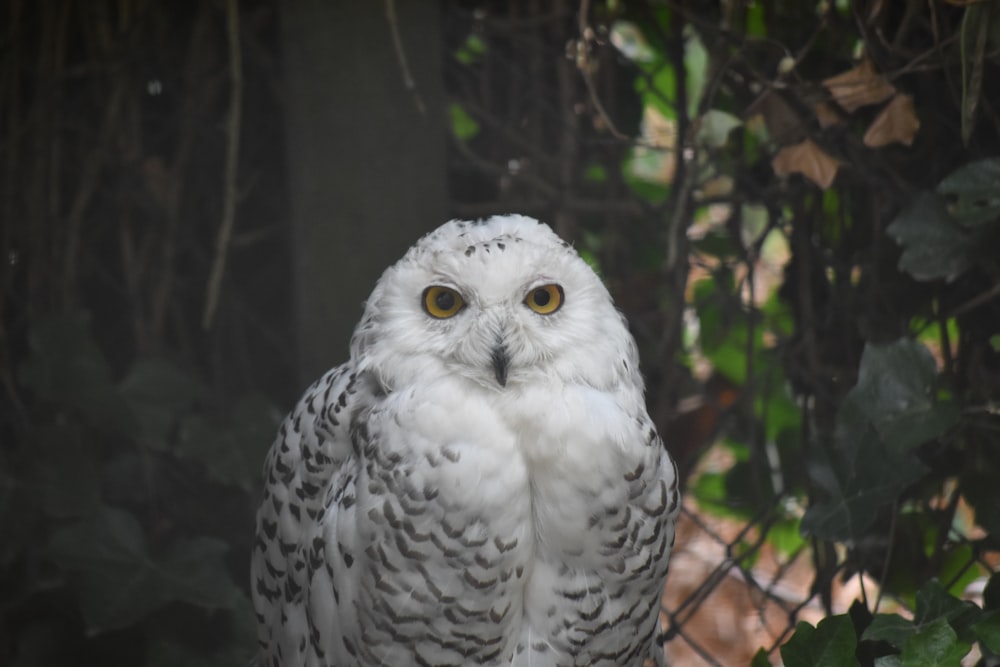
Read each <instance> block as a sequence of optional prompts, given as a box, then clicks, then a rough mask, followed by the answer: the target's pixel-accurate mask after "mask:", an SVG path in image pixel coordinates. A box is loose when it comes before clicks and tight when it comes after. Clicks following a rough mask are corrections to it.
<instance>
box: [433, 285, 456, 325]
mask: <svg viewBox="0 0 1000 667" xmlns="http://www.w3.org/2000/svg"><path fill="white" fill-rule="evenodd" d="M463 308H465V300H464V299H462V295H461V294H459V293H458V292H456V291H455V290H453V289H452V288H450V287H442V286H441V285H433V286H431V287H428V288H427V289H425V290H424V310H426V311H427V314H428V315H430V316H431V317H436V318H437V319H439V320H446V319H448V318H449V317H452V316H453V315H455V314H457V313H458V311H460V310H462V309H463Z"/></svg>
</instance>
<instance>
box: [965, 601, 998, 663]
mask: <svg viewBox="0 0 1000 667" xmlns="http://www.w3.org/2000/svg"><path fill="white" fill-rule="evenodd" d="M972 631H973V633H974V634H975V636H976V639H978V640H979V641H981V642H982V643H983V645H984V646H985V647H986V648H988V649H989V650H990V651H992V652H993V653H1000V610H997V609H994V610H992V611H988V612H986V613H984V614H982V615H981V616H980V617H979V620H977V621H976V622H975V623H973V624H972Z"/></svg>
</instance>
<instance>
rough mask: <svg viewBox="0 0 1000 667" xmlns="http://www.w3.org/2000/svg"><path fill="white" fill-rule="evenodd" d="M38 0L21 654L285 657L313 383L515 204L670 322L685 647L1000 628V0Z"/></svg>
mask: <svg viewBox="0 0 1000 667" xmlns="http://www.w3.org/2000/svg"><path fill="white" fill-rule="evenodd" d="M0 16H2V19H0V251H2V253H0V259H2V263H0V382H2V392H0V664H3V665H7V664H10V665H18V666H30V665H65V664H81V665H91V664H93V665H97V664H102V665H103V664H114V665H237V664H240V665H243V664H246V663H247V661H248V660H249V659H250V657H251V656H252V654H253V650H254V646H255V643H254V642H255V640H254V629H253V623H254V619H253V614H252V611H251V609H250V607H249V604H248V589H247V587H248V585H249V582H248V581H247V579H248V576H247V565H248V555H249V551H250V545H251V541H252V515H253V512H254V509H255V505H256V499H257V494H258V491H259V486H258V485H259V480H258V471H259V468H260V464H261V461H262V459H263V455H264V452H265V451H266V449H267V447H268V446H269V445H270V442H271V439H272V437H273V433H274V432H275V430H276V427H277V424H278V422H279V420H280V419H281V416H282V414H283V413H284V411H285V410H286V409H287V408H288V407H290V405H291V404H292V401H293V400H294V399H295V397H296V396H297V395H298V393H299V392H300V391H301V390H302V388H303V387H304V386H305V385H306V384H307V383H308V382H309V381H311V379H312V378H313V376H315V375H316V374H318V373H319V372H321V371H322V370H323V366H324V365H332V364H334V363H337V362H338V361H341V360H343V358H344V356H345V355H346V353H347V350H346V336H347V335H349V329H350V327H351V326H352V325H353V323H354V322H356V321H357V318H358V316H359V315H360V312H361V302H362V301H363V299H364V297H365V295H366V294H367V293H368V290H369V289H370V286H371V283H372V282H373V281H374V279H375V277H377V275H378V273H379V272H380V271H381V270H382V269H383V268H384V267H385V266H386V265H387V264H388V263H389V262H390V261H392V259H394V258H395V257H398V256H399V255H400V254H401V253H402V251H403V250H404V249H405V248H406V247H407V246H408V245H409V244H410V243H412V241H414V240H415V239H416V238H417V237H418V236H419V235H420V234H421V233H423V232H424V231H427V230H429V229H431V228H433V227H435V226H437V225H438V224H440V223H441V222H442V221H443V220H444V219H445V218H447V217H449V216H454V217H480V216H485V215H489V214H492V213H502V212H520V213H525V214H529V215H534V216H536V217H539V218H541V219H543V220H546V221H547V222H549V223H550V224H552V225H553V226H554V227H555V228H556V229H557V230H558V231H559V233H560V234H562V235H563V236H564V237H565V238H567V239H569V240H572V241H573V242H574V243H575V245H576V247H577V249H578V250H579V251H580V252H581V254H582V255H583V256H584V257H585V258H586V259H587V260H588V261H589V262H590V263H591V264H592V265H593V266H595V268H596V269H597V270H598V271H599V272H600V273H601V274H602V276H603V277H604V279H605V281H606V282H607V284H608V285H609V287H610V289H611V290H612V293H613V294H614V296H615V298H616V300H617V302H618V304H619V306H620V308H621V309H622V310H623V311H624V312H625V313H626V315H627V316H628V318H629V321H630V323H631V325H632V329H633V332H634V334H635V336H636V338H637V341H638V343H639V345H640V348H641V351H642V358H643V362H644V373H645V376H646V378H647V385H648V400H649V403H650V409H651V412H652V414H654V416H655V419H656V421H657V423H658V425H659V428H660V430H661V432H662V433H663V435H664V439H665V440H666V442H667V444H668V447H669V448H670V449H671V452H672V453H673V455H674V457H675V458H676V459H677V460H678V462H679V464H680V465H681V468H682V471H683V474H684V476H685V480H686V497H685V511H684V521H683V524H682V526H681V530H680V533H679V538H678V545H677V552H676V554H675V557H674V562H673V564H672V576H671V579H670V581H668V586H667V593H666V594H665V597H664V613H663V621H664V629H665V637H664V640H665V650H666V651H667V654H668V656H670V658H671V659H672V660H673V664H684V665H699V664H705V665H736V664H747V663H748V662H750V661H752V662H753V664H754V665H758V666H762V665H768V664H785V665H788V666H789V667H793V666H796V665H850V664H858V665H865V666H867V665H879V666H880V667H893V666H896V665H906V666H910V665H958V664H982V665H992V664H998V659H997V657H996V655H997V654H998V653H1000V588H998V586H1000V584H997V583H996V582H995V581H994V579H991V574H992V572H993V571H994V569H995V568H996V566H997V564H998V562H1000V559H998V551H1000V545H998V543H997V538H996V537H995V535H996V534H997V531H996V530H995V529H996V528H998V527H1000V526H996V525H994V524H997V522H998V521H1000V489H998V488H997V487H996V484H997V480H998V479H1000V440H998V436H1000V419H998V416H997V411H998V404H997V401H998V397H1000V298H998V297H1000V85H998V82H1000V68H998V65H1000V60H998V55H1000V3H997V2H995V1H994V0H981V1H975V0H961V1H959V0H901V1H899V2H886V1H883V0H856V1H854V2H851V1H849V0H836V1H834V2H828V1H826V0H823V1H815V2H799V1H797V0H796V1H792V0H754V1H752V2H751V1H745V0H744V1H738V0H729V1H721V0H719V1H714V2H683V1H680V0H678V1H669V0H664V1H654V0H643V1H636V2H626V1H624V0H590V1H588V0H581V1H579V2H570V1H569V0H515V1H513V2H488V1H473V0H441V1H440V2H431V1H430V0H425V1H422V2H407V3H397V2H394V1H393V0H386V1H385V2H371V3H356V4H352V3H345V4H341V3H336V4H335V3H326V2H322V1H320V0H310V1H309V2H306V1H303V2H299V3H277V2H274V1H273V0H243V1H237V0H211V1H206V2H197V3H161V2H154V1H152V0H92V1H87V2H82V1H80V0H46V1H45V2H28V1H26V0H2V2H0ZM307 47H308V48H307ZM380 96H381V97H380ZM416 140H421V141H423V143H422V144H416V143H410V142H413V141H416ZM331 193H332V194H331ZM393 206H395V207H396V209H392V207H393ZM383 207H385V208H383ZM394 210H395V212H393V211H394ZM324 235H332V236H324ZM317 239H327V241H325V242H321V241H317ZM330 239H332V240H330ZM353 240H356V241H357V242H356V243H354V242H352V241H353ZM331 299H334V300H333V301H331ZM335 299H341V300H342V301H336V300H335ZM338 327H339V328H338ZM998 581H1000V580H998ZM963 661H964V662H963Z"/></svg>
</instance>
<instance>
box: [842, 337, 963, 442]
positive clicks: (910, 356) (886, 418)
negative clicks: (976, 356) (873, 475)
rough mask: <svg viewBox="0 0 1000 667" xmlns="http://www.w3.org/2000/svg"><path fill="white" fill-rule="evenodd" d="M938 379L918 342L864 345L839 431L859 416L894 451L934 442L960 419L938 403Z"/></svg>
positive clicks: (928, 355) (953, 408)
mask: <svg viewBox="0 0 1000 667" xmlns="http://www.w3.org/2000/svg"><path fill="white" fill-rule="evenodd" d="M936 377H937V371H936V367H935V363H934V357H933V356H932V355H931V353H930V351H929V350H928V349H927V348H926V347H924V346H923V345H921V344H920V343H917V342H915V341H912V340H909V339H905V338H904V339H900V340H897V341H895V342H893V343H890V344H889V345H872V344H867V345H866V346H865V350H864V352H863V353H862V355H861V366H860V368H859V370H858V383H857V385H855V386H854V388H853V389H851V391H850V392H849V393H848V394H847V396H846V397H845V399H844V407H843V408H842V414H840V415H838V418H837V420H838V426H840V422H842V421H843V420H845V419H852V420H853V419H857V418H858V416H863V419H865V420H867V421H868V422H870V423H871V424H872V425H873V426H874V427H875V429H876V430H877V431H878V433H879V435H880V436H881V438H882V440H883V441H884V442H885V443H886V445H887V446H888V447H889V449H892V450H896V451H900V450H909V449H912V448H913V447H915V446H917V445H920V444H923V443H925V442H927V441H928V440H931V439H933V438H936V437H938V436H939V435H941V434H943V433H944V432H945V431H947V430H948V429H949V428H951V427H952V426H954V425H955V423H956V422H957V421H958V416H959V410H958V408H957V406H955V405H953V404H948V403H945V404H939V403H937V402H936V400H935V381H936Z"/></svg>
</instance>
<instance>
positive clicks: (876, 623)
mask: <svg viewBox="0 0 1000 667" xmlns="http://www.w3.org/2000/svg"><path fill="white" fill-rule="evenodd" d="M979 618H980V610H979V608H978V607H977V606H976V605H974V604H972V603H971V602H966V601H963V600H959V599H958V598H956V597H955V596H953V595H951V594H950V593H948V591H947V590H945V588H944V587H943V586H942V585H941V582H939V581H938V580H937V579H932V580H930V581H928V582H927V583H926V584H924V585H923V586H922V587H921V588H920V590H919V591H917V595H916V611H915V612H914V615H913V620H912V621H909V620H907V619H905V618H903V617H902V616H899V615H898V614H877V615H876V616H875V618H874V619H873V620H872V622H871V625H869V626H868V627H867V628H866V629H865V632H864V634H863V635H862V639H865V640H875V641H887V642H889V643H890V644H892V645H893V646H895V647H897V648H904V647H906V646H907V645H909V643H910V642H911V641H912V640H913V638H914V637H915V636H916V635H918V634H920V633H921V632H924V631H925V630H927V629H928V628H929V627H930V626H932V625H934V624H936V623H938V622H941V621H943V622H944V623H946V624H948V626H949V628H950V629H951V631H952V634H954V636H955V638H956V641H957V640H958V639H961V640H962V641H965V642H967V643H971V642H972V641H973V640H974V638H975V637H974V633H973V631H972V627H973V625H974V623H975V622H976V621H977V620H978V619H979ZM963 655H964V653H963Z"/></svg>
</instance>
